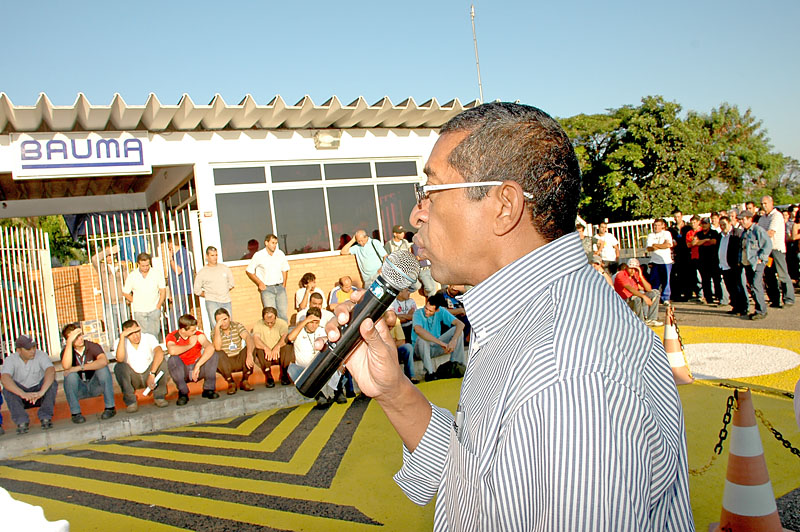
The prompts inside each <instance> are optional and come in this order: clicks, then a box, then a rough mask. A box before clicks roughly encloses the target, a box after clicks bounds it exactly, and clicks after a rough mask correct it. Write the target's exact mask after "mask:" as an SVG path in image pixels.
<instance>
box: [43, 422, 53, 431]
mask: <svg viewBox="0 0 800 532" xmlns="http://www.w3.org/2000/svg"><path fill="white" fill-rule="evenodd" d="M52 428H53V420H52V419H43V420H42V430H50V429H52Z"/></svg>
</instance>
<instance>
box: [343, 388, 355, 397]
mask: <svg viewBox="0 0 800 532" xmlns="http://www.w3.org/2000/svg"><path fill="white" fill-rule="evenodd" d="M344 396H345V397H347V398H348V399H352V398H353V397H355V396H356V392H355V390H347V391H346V392H344Z"/></svg>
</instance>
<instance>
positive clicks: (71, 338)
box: [67, 327, 83, 344]
mask: <svg viewBox="0 0 800 532" xmlns="http://www.w3.org/2000/svg"><path fill="white" fill-rule="evenodd" d="M82 334H83V330H81V328H80V327H77V328H75V329H74V330H73V331H72V332H71V333H69V336H67V343H68V344H72V343H73V342H75V339H76V338H77V337H78V336H80V335H82Z"/></svg>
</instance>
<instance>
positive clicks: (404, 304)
mask: <svg viewBox="0 0 800 532" xmlns="http://www.w3.org/2000/svg"><path fill="white" fill-rule="evenodd" d="M392 310H393V311H394V312H395V314H397V319H398V320H399V321H400V326H401V327H402V328H403V335H405V338H406V339H408V338H411V329H413V328H414V324H413V323H412V321H413V320H414V313H415V312H416V311H417V303H416V301H414V300H413V299H411V289H410V288H404V289H403V290H400V293H399V294H397V299H395V300H394V303H392Z"/></svg>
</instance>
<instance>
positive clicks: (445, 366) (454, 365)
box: [436, 360, 467, 379]
mask: <svg viewBox="0 0 800 532" xmlns="http://www.w3.org/2000/svg"><path fill="white" fill-rule="evenodd" d="M466 371H467V367H466V366H465V365H464V364H461V363H460V362H453V361H451V360H448V361H447V362H443V363H442V364H441V365H440V366H439V367H438V368H436V378H438V379H460V378H461V377H463V376H464V373H465V372H466Z"/></svg>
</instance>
